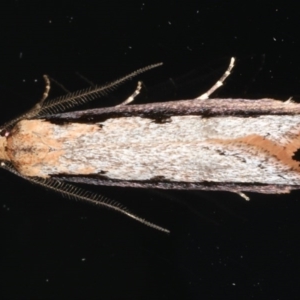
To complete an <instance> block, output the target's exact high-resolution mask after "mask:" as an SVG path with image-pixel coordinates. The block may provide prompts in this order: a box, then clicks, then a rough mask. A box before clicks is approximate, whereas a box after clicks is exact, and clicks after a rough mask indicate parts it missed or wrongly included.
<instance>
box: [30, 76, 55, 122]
mask: <svg viewBox="0 0 300 300" xmlns="http://www.w3.org/2000/svg"><path fill="white" fill-rule="evenodd" d="M43 78H44V81H45V89H44V93H43V95H42V98H41V100H40V101H39V102H38V103H37V104H35V105H34V106H33V107H32V108H31V109H30V110H29V111H28V112H27V113H26V114H24V117H25V118H31V117H34V116H35V115H37V114H38V113H39V111H40V110H41V108H42V107H43V106H44V102H45V100H46V99H47V98H48V96H49V91H50V87H51V84H50V79H49V77H48V76H47V75H43Z"/></svg>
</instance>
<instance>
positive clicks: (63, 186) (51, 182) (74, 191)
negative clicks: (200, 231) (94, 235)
mask: <svg viewBox="0 0 300 300" xmlns="http://www.w3.org/2000/svg"><path fill="white" fill-rule="evenodd" d="M0 167H1V168H3V169H5V170H7V171H9V172H11V173H13V174H15V175H17V176H19V177H22V178H24V179H26V180H28V181H30V182H32V183H35V184H38V185H40V186H43V187H45V188H47V189H49V190H52V191H55V192H58V193H60V194H62V195H63V196H64V197H67V198H70V199H75V200H81V201H85V202H89V203H92V204H95V205H99V206H103V207H106V208H109V209H112V210H114V211H117V212H119V213H121V214H123V215H125V216H127V217H129V218H131V219H134V220H136V221H138V222H140V223H142V224H144V225H146V226H148V227H151V228H153V229H156V230H159V231H162V232H164V233H170V230H168V229H166V228H163V227H161V226H159V225H156V224H154V223H151V222H149V221H147V220H145V219H143V218H140V217H139V216H137V215H136V214H134V213H132V212H130V211H129V209H127V208H126V207H125V206H124V205H122V204H121V203H119V202H117V201H115V200H112V199H109V198H106V197H104V196H101V195H99V194H96V193H92V192H89V191H86V190H84V189H81V188H78V187H76V186H74V185H72V184H69V183H65V182H62V181H59V180H57V179H52V178H47V179H44V178H39V177H29V176H24V175H22V174H21V173H19V172H18V171H17V170H16V169H15V168H14V167H13V165H12V164H11V163H10V162H4V161H2V162H1V164H0Z"/></svg>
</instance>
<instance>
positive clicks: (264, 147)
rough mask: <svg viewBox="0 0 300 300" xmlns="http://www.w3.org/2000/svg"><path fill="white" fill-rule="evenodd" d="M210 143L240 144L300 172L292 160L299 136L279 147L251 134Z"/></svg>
mask: <svg viewBox="0 0 300 300" xmlns="http://www.w3.org/2000/svg"><path fill="white" fill-rule="evenodd" d="M212 141H213V142H217V143H221V144H228V145H229V144H230V145H234V144H242V145H249V146H250V147H255V148H256V149H257V151H258V152H267V153H268V154H269V155H270V156H272V157H275V158H277V159H278V160H279V161H280V162H282V163H283V164H285V165H288V166H290V167H291V168H292V169H293V170H295V171H299V172H300V163H299V161H296V160H294V159H293V158H292V157H293V155H294V153H295V151H297V150H298V149H300V135H299V136H296V137H295V138H294V139H292V140H291V141H290V142H289V143H287V144H286V145H279V144H277V143H275V142H273V141H271V140H268V139H267V138H264V137H262V136H260V135H258V134H251V135H248V136H245V137H242V138H237V139H230V140H221V139H213V140H212ZM258 155H259V154H258Z"/></svg>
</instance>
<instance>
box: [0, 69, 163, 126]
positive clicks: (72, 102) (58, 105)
mask: <svg viewBox="0 0 300 300" xmlns="http://www.w3.org/2000/svg"><path fill="white" fill-rule="evenodd" d="M161 65H162V63H157V64H153V65H149V66H147V67H144V68H141V69H138V70H136V71H134V72H132V73H130V74H128V75H126V76H124V77H121V78H120V79H117V80H115V81H113V82H111V83H108V84H105V85H101V86H95V87H92V88H87V89H83V90H80V91H76V92H74V93H69V94H67V95H65V96H62V97H58V98H54V99H51V100H49V101H45V100H46V99H47V97H48V94H49V90H50V81H49V79H48V77H47V76H44V80H45V82H46V86H45V91H44V93H43V97H42V99H41V100H40V101H39V102H38V103H37V104H36V105H34V107H33V108H31V109H30V110H29V111H27V112H25V113H24V114H22V115H20V116H19V117H17V118H15V119H13V120H11V121H9V122H7V123H6V124H4V125H3V126H2V130H3V129H4V130H6V131H9V129H10V128H12V127H13V126H14V125H15V124H16V123H17V122H19V121H20V120H23V119H32V118H35V117H41V116H43V115H45V114H53V113H59V112H63V111H65V110H67V109H70V108H72V107H75V106H77V105H80V104H84V103H87V102H89V101H92V100H94V99H96V98H99V97H101V96H104V95H106V94H107V93H109V92H111V91H112V90H114V89H115V88H117V87H118V86H119V85H121V84H122V83H124V82H126V81H127V80H130V79H132V78H134V77H136V76H137V75H139V74H142V73H145V72H147V71H149V70H152V69H154V68H157V67H159V66H161Z"/></svg>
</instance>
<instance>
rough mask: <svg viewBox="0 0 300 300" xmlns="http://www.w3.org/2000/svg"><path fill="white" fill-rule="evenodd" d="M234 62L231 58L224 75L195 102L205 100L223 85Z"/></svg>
mask: <svg viewBox="0 0 300 300" xmlns="http://www.w3.org/2000/svg"><path fill="white" fill-rule="evenodd" d="M234 61H235V58H234V57H231V59H230V63H229V66H228V68H227V70H226V71H225V73H224V74H223V75H222V77H221V78H220V79H219V80H218V81H217V82H216V83H215V84H214V85H213V86H212V87H211V88H210V89H209V90H208V91H207V92H206V93H204V94H202V95H200V96H199V97H197V98H196V100H206V99H208V98H209V96H210V95H211V94H212V93H213V92H214V91H215V90H217V89H218V88H219V87H220V86H222V85H223V82H224V81H225V80H226V78H227V77H228V76H229V75H230V74H231V70H232V69H233V67H234Z"/></svg>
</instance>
